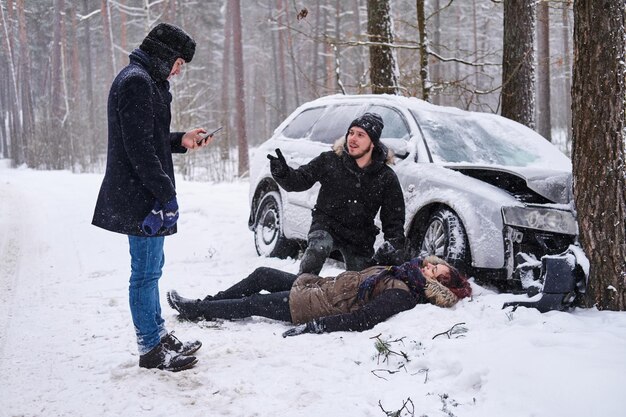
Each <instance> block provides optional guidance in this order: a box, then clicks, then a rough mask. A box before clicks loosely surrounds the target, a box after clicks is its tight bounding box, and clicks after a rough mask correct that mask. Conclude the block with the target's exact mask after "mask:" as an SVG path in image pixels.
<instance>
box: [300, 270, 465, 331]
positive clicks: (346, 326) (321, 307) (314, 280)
mask: <svg viewBox="0 0 626 417" xmlns="http://www.w3.org/2000/svg"><path fill="white" fill-rule="evenodd" d="M383 269H385V267H384V266H374V267H371V268H367V269H364V270H363V271H360V272H355V271H346V272H343V273H341V274H339V275H338V276H337V277H329V278H322V277H319V276H317V275H313V274H302V275H300V276H299V277H298V278H297V279H296V281H295V282H294V284H293V286H292V287H291V291H290V293H289V309H290V311H291V319H292V322H293V323H294V324H301V323H306V322H308V321H310V320H315V321H316V322H317V323H318V324H320V325H321V326H322V328H323V329H324V331H325V332H333V331H350V330H354V331H363V330H367V329H371V328H372V327H374V326H375V325H376V324H378V323H381V322H383V321H385V320H387V319H388V318H389V317H391V316H393V315H395V314H397V313H400V312H402V311H405V310H410V309H411V308H413V307H415V306H416V305H417V304H418V302H428V303H432V304H435V305H437V306H440V307H451V306H453V305H454V304H456V302H457V301H458V298H457V297H456V296H455V295H454V293H452V291H450V290H449V289H448V288H447V287H445V286H444V285H443V284H441V283H439V282H438V281H436V280H432V279H427V280H426V285H425V286H424V295H423V297H420V299H419V300H418V299H417V298H416V297H415V296H414V295H413V294H411V292H410V290H409V288H408V287H407V285H406V284H405V283H404V282H402V281H400V280H397V279H394V278H392V277H390V276H389V277H386V278H384V279H382V280H381V281H380V282H379V283H378V284H377V285H376V286H375V287H374V290H373V291H372V293H371V295H370V296H368V297H366V298H365V299H364V300H359V299H358V297H357V294H358V288H359V285H360V284H361V283H362V282H363V281H364V280H365V279H367V278H368V277H370V276H372V275H376V274H378V273H380V272H381V271H382V270H383Z"/></svg>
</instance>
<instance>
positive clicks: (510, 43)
mask: <svg viewBox="0 0 626 417" xmlns="http://www.w3.org/2000/svg"><path fill="white" fill-rule="evenodd" d="M535 10H536V0H516V1H505V2H504V42H503V51H502V112H501V114H502V116H504V117H507V118H509V119H511V120H515V121H516V122H519V123H521V124H523V125H526V126H528V127H530V128H531V129H534V128H535V64H534V60H535V47H534V44H535V16H536V15H535Z"/></svg>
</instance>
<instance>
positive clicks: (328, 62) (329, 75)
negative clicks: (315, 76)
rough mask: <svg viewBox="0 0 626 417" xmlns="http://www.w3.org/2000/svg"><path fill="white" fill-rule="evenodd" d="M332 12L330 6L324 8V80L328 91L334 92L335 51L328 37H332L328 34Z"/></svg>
mask: <svg viewBox="0 0 626 417" xmlns="http://www.w3.org/2000/svg"><path fill="white" fill-rule="evenodd" d="M329 14H330V12H329V11H328V8H326V7H325V8H324V20H323V23H322V25H323V27H324V38H325V40H326V41H325V42H324V68H325V69H326V74H325V75H324V81H325V89H326V92H327V93H328V92H332V91H335V83H334V81H335V71H334V69H335V66H334V63H333V61H334V59H333V56H334V53H333V49H332V45H331V44H330V42H329V41H328V38H329V37H330V36H329V35H328V26H329V20H330V17H329Z"/></svg>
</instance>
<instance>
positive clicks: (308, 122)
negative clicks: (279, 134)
mask: <svg viewBox="0 0 626 417" xmlns="http://www.w3.org/2000/svg"><path fill="white" fill-rule="evenodd" d="M323 112H324V107H317V108H314V109H307V110H304V111H303V112H302V113H300V114H299V115H297V116H296V117H295V118H294V119H293V120H292V121H291V122H290V123H289V124H288V125H287V127H286V128H285V130H283V136H285V137H288V138H292V139H302V138H304V137H306V136H307V133H309V130H311V126H313V123H315V122H316V121H317V119H319V118H320V116H321V115H322V113H323Z"/></svg>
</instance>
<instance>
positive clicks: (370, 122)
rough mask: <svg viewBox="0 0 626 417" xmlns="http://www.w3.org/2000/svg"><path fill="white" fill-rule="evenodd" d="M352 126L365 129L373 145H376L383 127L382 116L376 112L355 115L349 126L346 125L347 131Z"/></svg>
mask: <svg viewBox="0 0 626 417" xmlns="http://www.w3.org/2000/svg"><path fill="white" fill-rule="evenodd" d="M354 126H356V127H360V128H361V129H363V130H365V131H366V132H367V134H368V135H369V137H370V139H371V140H372V143H373V144H374V145H378V143H379V142H380V134H381V133H382V131H383V127H385V125H384V123H383V118H382V117H380V115H379V114H377V113H365V114H363V115H362V116H360V117H357V118H356V119H354V120H353V121H352V123H350V127H348V132H349V131H350V129H352V127H354ZM346 137H347V134H346Z"/></svg>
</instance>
